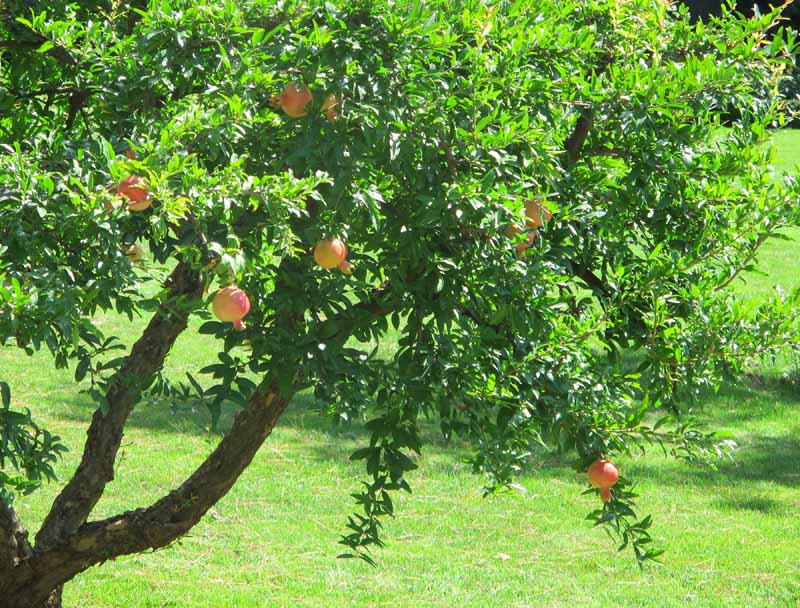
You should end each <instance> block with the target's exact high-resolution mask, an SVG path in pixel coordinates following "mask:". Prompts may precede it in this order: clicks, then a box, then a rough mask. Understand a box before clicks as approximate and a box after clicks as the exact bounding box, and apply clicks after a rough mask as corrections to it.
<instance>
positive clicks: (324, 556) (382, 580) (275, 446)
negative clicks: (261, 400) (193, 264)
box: [0, 132, 800, 608]
mask: <svg viewBox="0 0 800 608" xmlns="http://www.w3.org/2000/svg"><path fill="white" fill-rule="evenodd" d="M776 139H777V143H778V145H779V149H780V150H781V153H782V156H781V157H780V160H781V163H782V164H781V166H780V168H783V169H787V170H788V169H790V168H791V166H792V165H793V164H794V163H795V162H800V132H794V133H790V132H782V133H779V134H778V135H777V137H776ZM792 154H793V155H794V157H793V158H792V157H791V155H792ZM760 261H761V268H762V269H763V270H765V271H767V272H768V273H769V275H768V276H759V275H752V276H749V277H747V279H748V282H747V284H744V283H743V284H742V285H741V289H742V292H743V293H747V294H748V295H753V294H757V293H764V292H766V291H768V290H769V289H771V288H772V287H773V286H774V285H775V284H778V283H780V284H782V285H784V286H786V287H787V288H788V287H793V286H796V285H797V284H798V283H799V282H800V274H799V273H798V271H799V270H800V240H799V241H796V242H776V243H770V244H768V246H767V248H766V249H765V251H764V252H763V255H762V256H761V257H760ZM104 323H106V324H107V327H108V328H109V329H111V328H113V330H114V332H115V333H116V334H117V335H120V336H121V337H122V338H123V339H124V340H125V341H127V342H128V343H130V342H131V341H132V340H133V339H135V337H136V335H137V334H138V332H139V331H140V329H141V327H142V322H139V323H136V324H133V325H129V324H127V323H126V322H125V321H124V319H119V318H116V317H109V318H107V319H105V320H104ZM215 353H216V345H215V344H214V342H213V341H212V340H209V339H208V338H207V337H206V336H201V335H199V334H197V333H196V332H191V331H189V332H186V333H185V334H184V335H183V336H182V337H181V339H180V341H179V342H178V344H177V346H176V349H175V351H174V353H173V354H172V355H171V357H170V359H169V361H168V367H169V369H170V371H171V373H172V374H173V375H174V376H175V377H177V376H181V375H183V372H184V371H186V370H197V369H198V368H199V367H201V366H202V365H204V364H206V363H207V362H211V361H213V360H214V359H215ZM765 371H768V372H769V373H768V374H767V377H768V379H767V380H766V381H765V382H763V383H760V384H757V385H752V386H748V387H727V388H725V389H724V390H723V391H722V392H721V393H720V394H719V395H715V396H710V397H709V398H708V400H707V403H706V415H707V417H708V421H709V426H710V427H711V428H716V429H720V430H728V431H731V432H732V433H733V434H734V435H735V437H736V439H737V441H738V442H739V443H740V446H741V449H740V450H739V452H738V454H737V458H736V461H735V462H730V463H726V464H724V465H723V466H722V467H721V468H720V470H719V471H718V472H716V473H714V472H710V471H707V470H705V469H703V468H700V467H698V466H693V465H690V464H686V463H682V462H677V461H673V460H668V459H664V458H661V457H659V456H658V455H657V454H653V455H648V456H645V457H642V458H638V459H635V460H620V464H621V466H622V468H623V471H624V473H625V474H627V475H628V476H630V477H632V478H635V479H636V480H638V481H639V483H640V490H641V494H642V497H641V499H640V507H641V512H642V513H651V514H652V515H653V516H654V518H655V522H656V523H655V530H654V536H655V537H656V540H657V542H658V544H659V545H660V546H662V547H664V548H665V549H666V550H667V553H666V554H665V555H664V556H663V561H664V564H663V566H648V567H646V568H645V569H644V571H640V570H639V568H638V567H637V566H636V564H635V562H634V560H633V558H632V556H631V555H630V554H629V553H624V554H617V553H616V552H615V549H614V545H613V543H611V542H610V541H609V539H608V538H607V537H606V535H605V534H604V533H603V532H602V531H601V530H598V529H592V528H591V527H590V526H589V524H588V523H587V522H585V521H584V519H583V518H584V517H585V515H586V513H588V512H589V511H590V510H591V509H592V508H593V507H594V506H595V505H596V503H595V502H594V500H593V499H592V498H590V497H585V496H581V495H580V493H581V491H582V489H583V479H578V478H576V476H575V474H574V472H573V471H572V470H571V469H570V468H569V467H568V466H567V464H566V463H565V462H561V461H559V460H558V459H557V458H555V457H552V458H545V459H544V460H543V461H539V462H537V463H536V464H535V466H534V468H533V469H532V470H530V471H529V472H528V474H526V476H525V477H523V478H522V480H521V483H522V485H523V486H524V487H525V488H526V490H527V493H526V495H524V496H518V495H506V496H500V497H496V498H492V499H484V498H482V495H481V489H480V486H481V480H480V479H478V478H476V477H474V476H472V475H471V474H469V472H468V470H467V468H466V467H465V465H463V464H462V461H463V458H464V455H465V454H466V451H465V448H464V446H459V445H451V446H444V445H443V444H442V443H441V441H439V439H438V438H437V437H436V435H435V434H434V433H430V434H429V436H428V438H429V445H428V449H427V450H426V451H425V453H424V455H423V456H422V457H421V459H420V469H419V470H418V471H415V472H414V473H413V474H412V475H411V477H410V481H411V483H412V486H413V488H414V494H413V495H412V496H401V497H398V501H397V517H396V518H395V519H394V520H391V521H388V522H387V533H388V539H387V540H388V546H387V548H386V549H384V550H382V551H380V552H379V553H377V554H376V557H377V560H378V567H377V568H372V567H369V566H367V565H366V564H363V563H360V562H356V561H354V560H337V559H335V556H336V555H337V553H338V552H339V551H338V549H339V547H338V545H337V544H336V541H337V539H338V537H339V534H340V533H341V532H342V531H343V530H344V523H345V518H346V515H347V514H349V513H350V512H351V510H352V508H353V504H352V502H351V499H350V498H349V496H348V493H349V492H350V491H354V490H355V489H356V488H357V485H358V483H359V482H360V480H361V479H363V476H362V475H363V472H362V465H361V463H355V464H354V463H350V462H349V461H348V456H349V454H350V452H351V451H352V449H353V448H354V446H357V445H360V443H359V442H361V441H363V440H364V437H365V435H364V433H363V432H362V429H361V428H360V427H359V426H357V425H355V426H353V427H351V428H348V429H344V430H342V429H340V430H339V431H334V430H332V429H331V428H330V425H329V423H328V421H327V420H325V419H323V418H321V417H320V416H319V414H318V413H317V412H316V411H315V409H314V404H313V403H311V401H310V400H309V399H308V398H305V399H304V398H301V399H299V400H297V401H296V402H295V403H294V404H293V405H292V407H291V409H290V411H289V413H288V414H287V415H286V416H285V417H284V418H283V419H282V421H281V423H280V425H279V427H278V428H277V429H276V431H275V432H274V433H273V435H272V436H271V437H270V438H269V440H268V441H267V443H266V444H265V446H264V447H263V448H262V450H261V451H260V452H259V454H258V456H257V458H256V461H255V463H254V465H253V466H252V467H250V469H249V470H248V471H247V472H246V473H245V474H244V475H243V477H242V479H241V480H240V481H239V482H238V483H237V484H236V485H235V486H234V488H233V490H232V491H231V492H230V494H229V495H228V496H227V497H226V498H225V499H224V500H222V501H221V502H220V503H219V504H218V505H217V506H216V507H215V508H214V509H213V510H212V511H211V512H210V513H209V514H208V515H207V516H206V517H205V518H204V520H203V521H202V522H201V523H200V524H199V525H198V526H197V527H196V528H195V529H194V530H192V532H191V533H190V535H189V536H187V537H186V538H184V539H183V540H182V541H181V542H180V543H178V544H176V545H174V546H172V547H169V548H167V549H165V550H161V551H158V552H156V553H155V554H148V555H142V556H134V557H129V558H125V559H120V560H117V561H115V562H112V563H108V564H105V565H103V566H101V567H98V568H94V569H92V570H90V571H88V572H86V573H84V574H83V575H81V576H80V577H78V578H77V579H76V580H75V581H73V582H72V583H71V584H70V585H69V586H68V587H67V593H66V598H65V605H66V606H68V607H73V608H78V607H89V608H104V607H111V606H114V607H120V608H122V607H124V608H131V607H137V608H146V607H181V608H183V607H192V608H201V607H209V608H211V607H214V608H217V607H226V608H227V607H236V608H245V607H248V608H249V607H253V608H255V607H266V606H271V607H272V606H274V607H282V606H287V607H288V606H309V607H319V608H327V607H340V606H398V607H406V606H407V607H422V606H426V607H427V606H437V607H443V608H444V607H447V608H456V607H462V606H475V607H482V608H483V607H498V608H500V607H503V608H506V607H522V606H530V607H537V608H543V607H556V606H568V607H570V608H584V607H599V606H631V607H637V608H639V607H642V608H644V607H658V608H664V607H670V606H676V607H677V606H698V607H699V606H703V607H706V606H708V607H711V606H714V607H717V606H720V607H722V606H730V607H734V606H735V607H736V608H740V607H743V606H744V607H748V606H753V607H761V606H785V607H797V606H800V523H798V518H797V513H798V512H799V511H800V391H798V390H797V388H796V387H795V386H790V385H788V384H784V383H782V382H781V381H780V378H779V375H778V374H777V373H776V371H775V370H774V369H773V370H765ZM770 374H771V375H770ZM0 376H2V377H3V379H4V380H6V381H8V382H9V383H10V384H11V387H12V391H13V395H14V400H15V404H16V405H17V406H18V407H20V406H26V407H30V408H31V409H32V410H33V411H34V412H35V415H36V417H37V419H39V420H40V421H41V422H43V423H45V424H46V425H47V426H49V427H50V428H53V429H55V430H58V431H59V432H60V433H61V434H62V436H63V437H64V438H65V441H66V443H67V444H68V445H69V446H70V447H71V449H72V451H71V452H70V453H69V454H67V455H66V457H65V459H64V460H63V462H62V463H61V464H60V465H59V473H60V475H61V477H62V478H66V477H68V476H69V474H70V471H71V470H72V469H73V468H74V467H75V466H76V465H77V462H78V459H79V455H80V450H81V447H82V442H83V437H84V433H85V430H86V427H87V425H88V422H89V419H90V417H91V414H92V410H93V405H92V403H91V402H90V401H89V400H88V399H87V398H86V397H85V396H83V395H81V394H79V393H78V391H77V388H76V387H75V385H74V383H73V382H72V372H71V371H53V370H52V366H51V363H50V359H49V358H48V357H46V356H36V357H34V358H33V359H28V358H25V357H23V356H21V354H20V353H19V352H18V351H17V350H15V349H13V348H11V347H10V346H9V347H6V348H0ZM207 423H208V419H207V416H206V414H205V412H204V411H197V412H192V411H181V412H179V413H177V414H173V413H171V412H170V410H169V408H168V407H166V406H164V405H159V404H141V405H140V406H139V407H138V409H137V410H136V411H135V413H134V415H133V417H132V420H131V423H130V424H129V428H128V430H127V432H126V435H125V439H124V441H123V447H122V450H121V455H120V459H119V467H118V469H117V476H116V479H115V481H114V482H113V483H112V484H110V485H109V487H108V488H107V491H106V494H105V496H104V497H103V499H102V501H101V502H100V504H99V505H98V509H97V511H96V513H95V515H96V516H104V515H108V514H112V513H116V512H119V511H120V510H125V509H133V508H136V507H139V506H144V505H146V504H148V503H149V502H151V501H152V500H153V499H155V498H156V497H158V496H160V495H162V494H163V493H165V492H167V491H168V490H169V489H170V488H172V487H174V486H175V485H177V484H178V483H179V482H180V481H181V480H182V479H183V478H184V477H185V476H186V475H187V474H188V473H189V472H190V471H192V470H193V469H194V467H196V466H197V465H198V464H199V463H200V462H201V461H202V459H203V458H204V457H205V456H206V455H207V453H208V452H209V451H210V450H211V449H213V446H214V444H215V442H216V438H215V437H213V436H210V435H208V434H207V432H206V431H205V430H204V429H205V425H207ZM57 490H58V487H57V485H56V484H52V485H49V486H46V487H45V488H44V489H43V490H41V491H39V492H37V493H35V494H33V495H32V496H30V497H27V498H25V499H21V500H20V501H19V502H18V504H17V506H18V509H19V511H20V515H21V517H22V518H23V520H24V522H26V523H27V524H28V525H30V526H31V527H32V528H34V529H35V527H36V525H37V522H40V521H41V519H42V518H43V516H44V514H45V512H46V509H47V507H48V505H49V504H50V502H51V500H52V498H53V496H54V494H55V493H56V492H57Z"/></svg>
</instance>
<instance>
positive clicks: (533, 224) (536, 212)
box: [525, 198, 553, 228]
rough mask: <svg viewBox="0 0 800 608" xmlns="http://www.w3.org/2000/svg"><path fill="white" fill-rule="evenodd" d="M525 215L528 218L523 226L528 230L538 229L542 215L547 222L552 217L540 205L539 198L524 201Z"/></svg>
mask: <svg viewBox="0 0 800 608" xmlns="http://www.w3.org/2000/svg"><path fill="white" fill-rule="evenodd" d="M525 215H526V216H527V218H528V219H527V220H525V225H526V226H527V227H528V228H539V226H541V225H542V224H543V222H542V215H544V219H545V220H547V221H548V222H549V221H550V218H552V217H553V214H552V213H550V212H549V211H548V210H547V208H546V207H545V206H544V205H542V199H540V198H533V199H531V198H529V199H528V200H526V201H525Z"/></svg>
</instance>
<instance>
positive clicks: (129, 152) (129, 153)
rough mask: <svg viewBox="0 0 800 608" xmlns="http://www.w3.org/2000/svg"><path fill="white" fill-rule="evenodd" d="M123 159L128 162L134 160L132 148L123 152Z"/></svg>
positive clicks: (134, 154)
mask: <svg viewBox="0 0 800 608" xmlns="http://www.w3.org/2000/svg"><path fill="white" fill-rule="evenodd" d="M125 157H126V158H127V159H128V160H136V152H135V151H134V149H133V148H128V149H127V150H125Z"/></svg>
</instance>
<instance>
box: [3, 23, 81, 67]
mask: <svg viewBox="0 0 800 608" xmlns="http://www.w3.org/2000/svg"><path fill="white" fill-rule="evenodd" d="M25 29H26V30H27V31H28V32H29V33H30V34H31V36H33V37H34V38H35V39H34V40H0V49H10V50H19V51H38V50H39V49H40V48H41V47H42V45H44V44H45V43H47V42H49V43H52V44H53V45H54V46H53V47H52V48H50V49H48V50H47V51H45V52H44V54H45V55H47V56H48V57H52V58H53V59H55V60H56V61H58V62H59V63H62V64H64V65H68V66H70V67H78V66H79V65H80V64H79V63H78V61H77V60H76V59H75V58H74V57H73V56H72V55H71V54H70V52H69V51H68V50H67V49H65V48H64V47H63V46H59V45H57V44H55V43H53V41H52V40H50V39H49V38H47V37H46V36H43V35H42V34H40V33H39V32H36V31H34V30H32V29H30V28H28V27H26V28H25Z"/></svg>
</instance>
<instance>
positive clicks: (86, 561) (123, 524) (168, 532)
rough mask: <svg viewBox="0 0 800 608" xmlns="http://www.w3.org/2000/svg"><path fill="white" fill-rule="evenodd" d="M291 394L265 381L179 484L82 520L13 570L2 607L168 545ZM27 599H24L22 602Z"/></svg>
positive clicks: (228, 481) (229, 479)
mask: <svg viewBox="0 0 800 608" xmlns="http://www.w3.org/2000/svg"><path fill="white" fill-rule="evenodd" d="M291 398H292V394H281V392H280V390H279V388H278V379H271V378H268V379H265V380H264V381H263V382H262V383H261V385H260V386H259V387H258V389H257V390H256V392H255V393H254V394H253V395H252V396H251V397H250V399H249V400H248V402H247V405H246V406H245V408H244V409H243V410H241V411H240V412H239V413H238V414H237V415H236V418H235V419H234V422H233V426H232V427H231V429H230V430H229V431H228V432H227V433H226V435H225V437H224V438H223V439H222V441H221V442H220V443H219V445H218V446H217V448H216V449H215V450H214V451H213V452H212V453H211V454H210V455H209V456H208V458H206V460H205V462H203V463H202V464H201V465H200V466H199V467H198V468H197V470H196V471H195V472H194V473H193V474H192V475H191V476H190V477H189V478H188V479H187V480H186V481H185V482H184V483H183V484H181V486H180V487H179V488H177V489H176V490H173V491H172V492H170V493H169V494H168V495H167V496H165V497H163V498H161V499H160V500H159V501H157V502H156V503H154V504H153V505H151V506H150V507H148V508H146V509H137V510H135V511H128V512H127V513H123V514H122V515H118V516H115V517H111V518H108V519H104V520H100V521H95V522H90V523H87V524H84V525H83V526H82V527H81V528H80V529H79V530H78V531H77V532H75V533H74V534H72V535H71V536H68V537H66V538H64V539H63V540H61V542H60V543H59V544H58V545H55V546H53V547H51V548H48V549H46V550H42V549H40V548H39V547H38V546H37V547H36V549H35V551H34V555H33V557H31V559H29V560H27V561H26V562H24V563H23V564H21V565H20V567H19V568H18V571H19V576H18V577H16V578H15V580H16V581H19V583H18V584H17V585H15V586H14V589H13V590H12V592H11V593H10V594H9V595H8V596H7V597H9V601H8V604H4V606H5V607H7V608H23V607H26V606H29V605H36V604H35V601H42V600H43V598H39V597H34V594H35V593H36V592H35V590H36V589H52V588H55V587H58V586H60V585H62V584H63V583H65V582H67V581H68V580H70V579H71V578H72V577H74V576H75V575H76V574H78V573H79V572H82V571H84V570H86V569H87V568H89V567H91V566H93V565H95V564H99V563H101V562H104V561H107V560H109V559H114V558H116V557H119V556H122V555H127V554H130V553H138V552H141V551H145V550H147V549H157V548H160V547H164V546H166V545H169V544H170V543H172V542H174V541H175V540H177V539H178V538H179V537H180V536H182V535H183V534H185V533H186V532H187V531H188V530H190V529H191V528H192V527H193V526H194V525H195V524H196V523H197V522H198V521H199V520H200V518H201V517H202V516H203V515H204V514H205V513H206V511H208V509H209V508H211V506H213V505H214V504H215V503H216V502H218V501H219V500H220V499H221V498H222V497H223V496H225V494H227V492H228V491H229V490H230V489H231V487H232V486H233V484H234V483H235V482H236V480H237V479H238V478H239V476H240V475H241V474H242V472H243V471H244V470H245V469H246V468H247V466H248V465H249V464H250V462H251V461H252V459H253V457H254V456H255V454H256V452H257V451H258V449H259V448H260V447H261V445H262V444H263V443H264V441H265V440H266V438H267V437H268V436H269V435H270V433H271V432H272V430H273V429H274V428H275V425H276V423H277V421H278V419H279V418H280V416H281V414H283V412H284V411H285V410H286V407H287V406H288V404H289V401H290V400H291ZM25 602H28V603H25Z"/></svg>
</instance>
